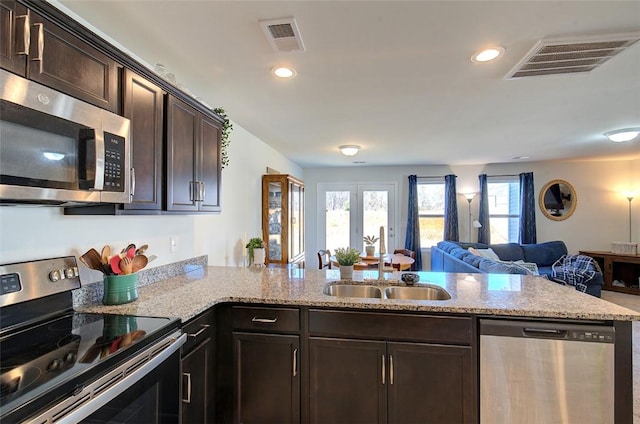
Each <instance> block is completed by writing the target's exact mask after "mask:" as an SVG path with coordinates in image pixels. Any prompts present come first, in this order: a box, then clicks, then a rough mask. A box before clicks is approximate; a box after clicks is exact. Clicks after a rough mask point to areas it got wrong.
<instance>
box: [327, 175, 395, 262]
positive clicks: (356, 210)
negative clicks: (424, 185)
mask: <svg viewBox="0 0 640 424" xmlns="http://www.w3.org/2000/svg"><path fill="white" fill-rule="evenodd" d="M395 192H396V187H395V184H319V186H318V206H319V207H318V214H319V216H318V227H319V228H318V243H319V246H321V247H322V248H327V249H329V250H331V251H334V250H335V249H336V248H337V247H354V248H356V249H358V250H359V251H361V252H364V242H363V241H362V238H363V236H369V235H373V236H376V237H379V236H380V227H384V234H385V247H386V251H387V252H389V251H390V250H393V249H395V248H396V243H395V231H394V230H395V227H396V213H395V212H396V199H395V197H396V195H395ZM379 246H380V242H379V241H378V242H377V243H376V252H378V249H379Z"/></svg>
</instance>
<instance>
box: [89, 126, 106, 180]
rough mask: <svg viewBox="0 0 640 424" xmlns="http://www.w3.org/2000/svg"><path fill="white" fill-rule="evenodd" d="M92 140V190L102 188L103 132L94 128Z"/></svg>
mask: <svg viewBox="0 0 640 424" xmlns="http://www.w3.org/2000/svg"><path fill="white" fill-rule="evenodd" d="M94 134H95V137H94V140H95V149H93V151H94V152H95V157H94V158H93V161H92V163H93V164H94V167H95V170H96V173H95V180H94V184H93V189H94V190H102V189H104V173H105V169H104V134H103V133H102V131H98V130H94Z"/></svg>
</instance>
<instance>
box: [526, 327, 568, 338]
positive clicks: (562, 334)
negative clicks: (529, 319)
mask: <svg viewBox="0 0 640 424" xmlns="http://www.w3.org/2000/svg"><path fill="white" fill-rule="evenodd" d="M522 334H523V335H524V336H525V337H542V338H545V339H566V338H567V335H568V334H569V332H568V331H567V330H558V329H555V328H534V327H524V328H523V329H522Z"/></svg>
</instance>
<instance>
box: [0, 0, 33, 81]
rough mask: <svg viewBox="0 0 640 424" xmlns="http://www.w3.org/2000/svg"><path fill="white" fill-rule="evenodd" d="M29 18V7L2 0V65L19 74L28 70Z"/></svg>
mask: <svg viewBox="0 0 640 424" xmlns="http://www.w3.org/2000/svg"><path fill="white" fill-rule="evenodd" d="M28 36H29V18H28V15H27V8H26V7H24V6H23V5H21V4H19V3H17V2H16V1H13V0H2V1H0V66H1V67H2V68H4V69H6V70H8V71H11V72H13V73H16V74H18V75H22V76H25V75H26V72H27V53H28V52H27V50H28V44H29V42H28V40H27V38H26V37H28Z"/></svg>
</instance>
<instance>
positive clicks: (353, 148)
mask: <svg viewBox="0 0 640 424" xmlns="http://www.w3.org/2000/svg"><path fill="white" fill-rule="evenodd" d="M338 149H340V151H341V152H342V154H343V155H345V156H355V155H356V154H357V153H358V151H360V146H358V145H357V144H347V145H344V146H340V147H338Z"/></svg>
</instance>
